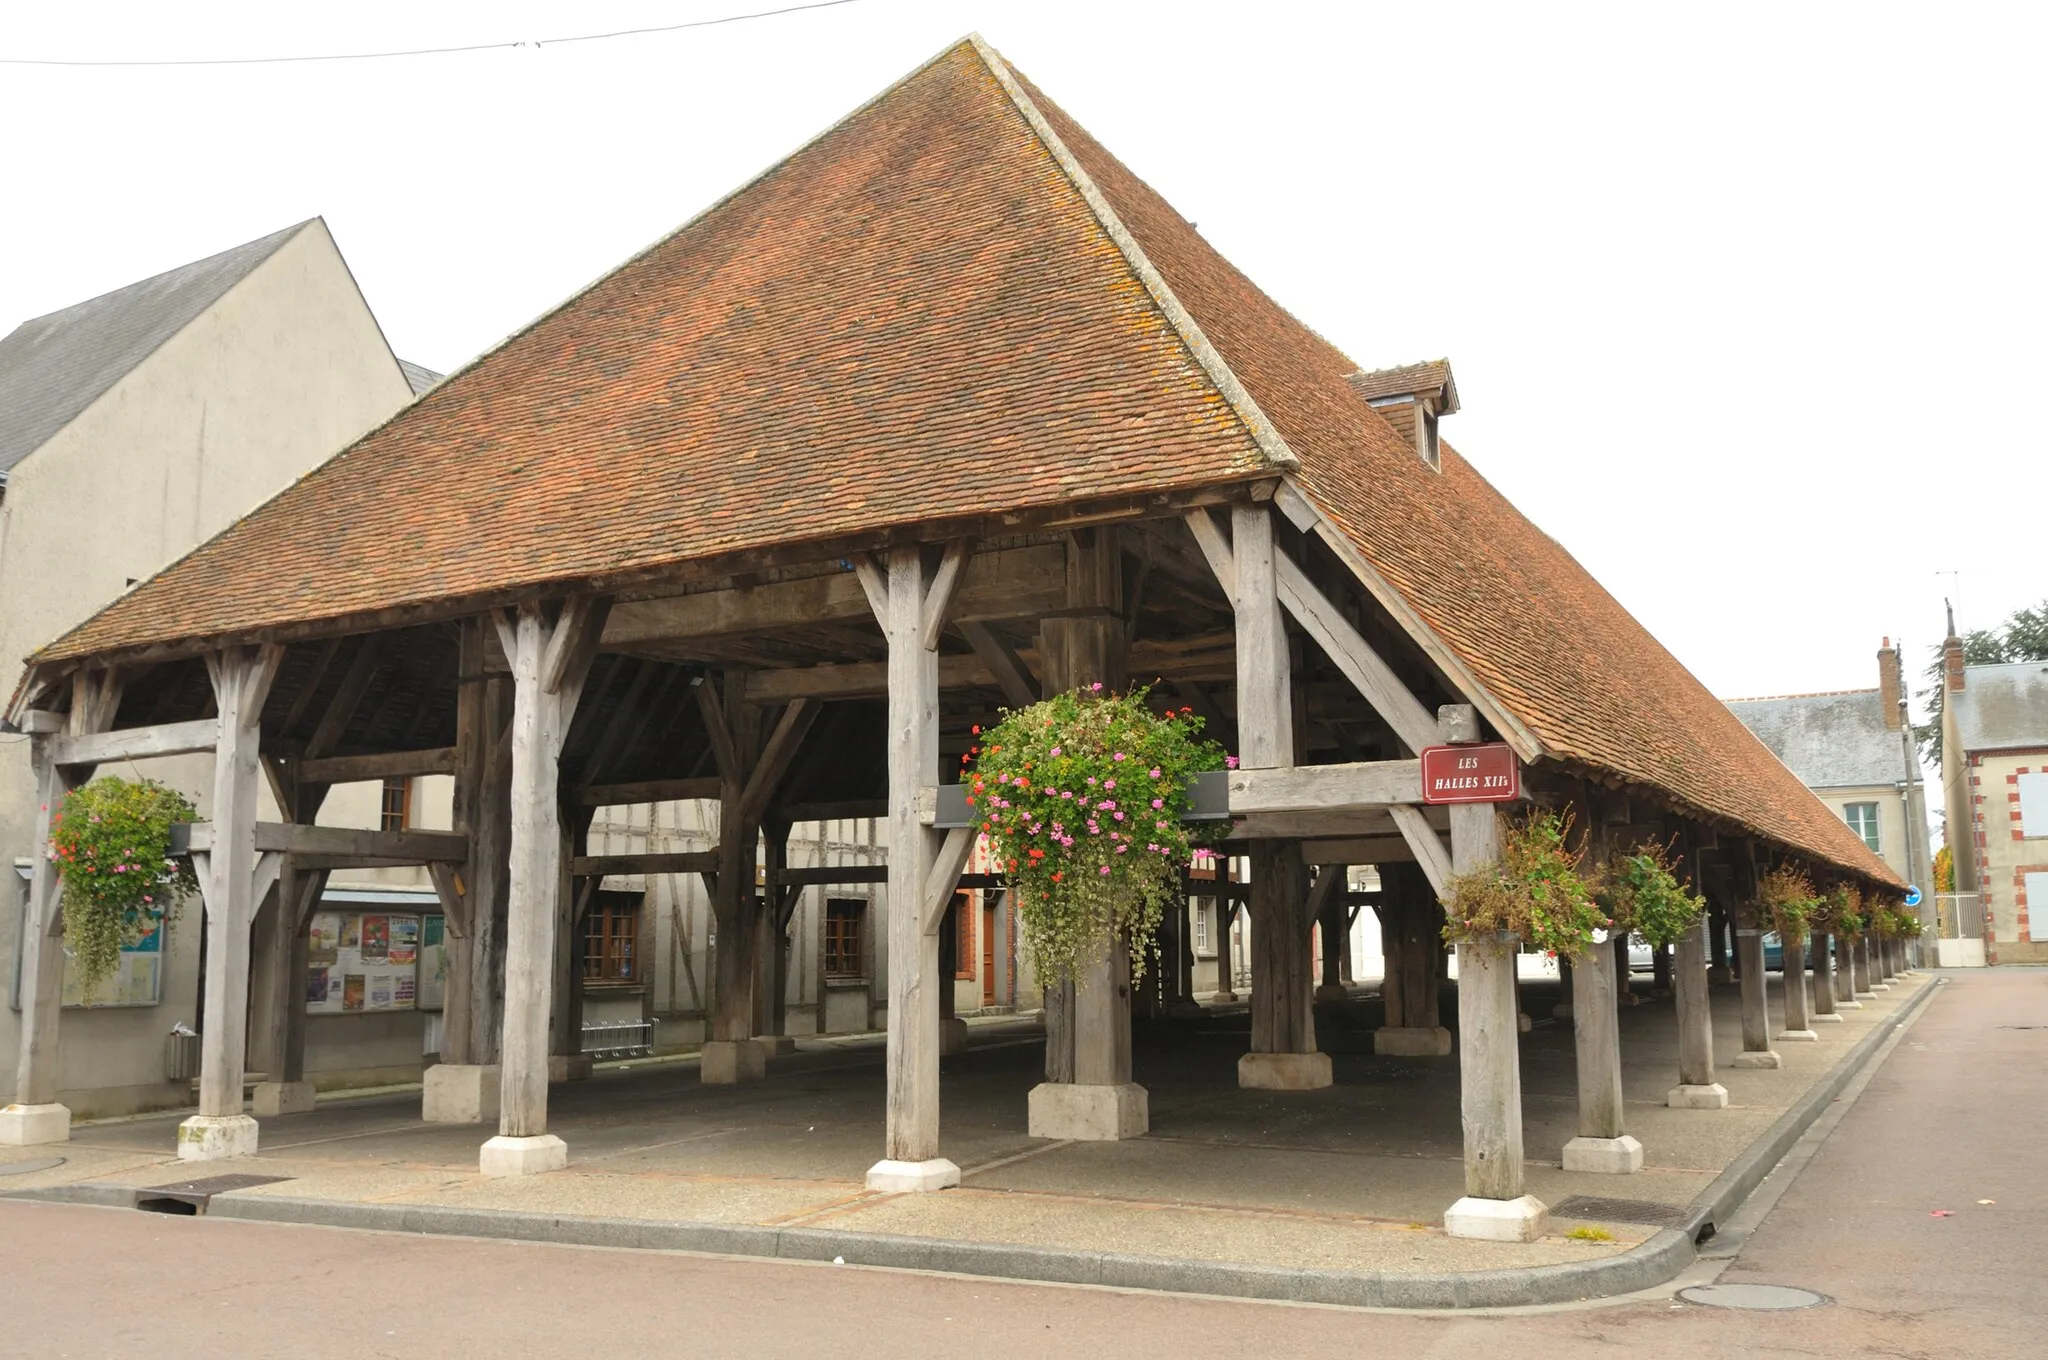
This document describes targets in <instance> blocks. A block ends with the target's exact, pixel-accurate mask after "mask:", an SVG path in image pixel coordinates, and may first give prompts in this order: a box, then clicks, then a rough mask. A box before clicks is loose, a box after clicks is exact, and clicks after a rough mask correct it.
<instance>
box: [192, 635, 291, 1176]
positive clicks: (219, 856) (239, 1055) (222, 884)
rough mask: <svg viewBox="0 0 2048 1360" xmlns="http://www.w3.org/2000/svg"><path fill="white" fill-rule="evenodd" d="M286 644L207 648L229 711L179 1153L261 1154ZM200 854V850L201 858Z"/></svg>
mask: <svg viewBox="0 0 2048 1360" xmlns="http://www.w3.org/2000/svg"><path fill="white" fill-rule="evenodd" d="M282 656H283V648H281V647H277V646H265V647H261V648H257V647H229V648H227V649H225V650H223V651H218V652H211V653H208V654H207V658H206V669H207V673H208V675H209V676H210V677H211V679H212V681H213V698H214V704H215V706H216V707H217V709H218V710H219V713H220V738H219V746H218V747H217V748H216V749H215V752H214V760H213V809H212V811H213V847H212V849H211V851H209V852H208V853H207V854H206V856H205V860H206V863H205V864H204V865H203V866H202V865H200V864H198V863H196V862H195V864H194V866H193V867H194V868H195V869H196V870H197V871H198V873H199V879H200V892H201V895H202V896H203V897H204V898H205V900H206V998H205V1002H206V1020H205V1025H204V1028H203V1030H202V1031H201V1036H200V1040H199V1113H198V1114H196V1115H194V1116H193V1117H192V1118H190V1119H187V1120H186V1121H185V1122H184V1123H182V1124H180V1125H179V1126H178V1156H179V1157H180V1158H181V1159H182V1160H184V1161H194V1162H203V1161H215V1160H218V1159H221V1158H227V1157H253V1156H254V1155H255V1154H256V1144H257V1131H256V1121H255V1120H254V1119H252V1118H250V1117H249V1116H248V1115H246V1114H244V1113H242V1073H243V1070H244V1068H243V1060H244V1058H245V1057H246V1055H247V1052H248V1037H249V963H250V958H249V928H250V926H251V924H252V922H253V920H254V917H255V914H256V901H255V890H256V884H255V876H256V790H257V785H258V782H259V780H260V778H261V775H260V772H259V770H258V767H257V747H258V744H259V740H260V736H261V732H260V726H261V716H262V713H263V701H264V699H265V698H266V697H267V696H268V695H269V693H270V684H271V681H272V680H273V679H275V678H276V675H277V665H278V661H279V660H280V659H281V658H282ZM197 858H198V857H197V856H195V861H196V859H197Z"/></svg>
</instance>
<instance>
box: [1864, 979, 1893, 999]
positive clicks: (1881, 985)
mask: <svg viewBox="0 0 2048 1360" xmlns="http://www.w3.org/2000/svg"><path fill="white" fill-rule="evenodd" d="M1890 990H1891V984H1890V983H1888V982H1873V983H1871V984H1870V992H1871V993H1872V994H1874V993H1877V992H1888V991H1890ZM1856 995H1858V996H1863V995H1866V993H1863V992H1858V993H1856Z"/></svg>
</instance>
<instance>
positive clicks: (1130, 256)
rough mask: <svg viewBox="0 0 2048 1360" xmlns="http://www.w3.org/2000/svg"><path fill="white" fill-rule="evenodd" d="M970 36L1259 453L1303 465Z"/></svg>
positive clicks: (1032, 104) (1017, 89)
mask: <svg viewBox="0 0 2048 1360" xmlns="http://www.w3.org/2000/svg"><path fill="white" fill-rule="evenodd" d="M966 41H967V42H968V43H969V44H971V45H972V46H973V48H974V52H975V55H977V56H979V57H980V58H981V61H982V64H983V65H984V66H986V67H987V68H988V71H989V74H990V75H992V76H994V77H995V79H996V83H997V84H998V85H1000V86H1001V87H1002V90H1003V93H1004V94H1006V95H1008V96H1009V98H1010V102H1011V103H1012V104H1013V105H1015V106H1016V109H1017V112H1018V113H1019V114H1020V115H1021V116H1022V117H1023V119H1024V121H1025V123H1026V124H1027V125H1028V126H1029V127H1030V128H1031V131H1032V134H1033V135H1034V136H1036V137H1037V138H1038V140H1039V142H1040V144H1041V145H1043V146H1044V147H1045V150H1046V153H1047V154H1048V155H1050V156H1051V157H1052V160H1053V164H1054V165H1056V166H1058V167H1059V170H1060V173H1061V174H1063V175H1065V176H1066V177H1067V180H1068V182H1069V183H1071V184H1072V185H1073V186H1074V190H1075V192H1076V193H1078V194H1080V195H1081V198H1082V201H1083V202H1085V203H1087V205H1088V208H1089V211H1091V212H1092V213H1094V214H1095V220H1096V221H1097V222H1099V223H1101V225H1102V229H1103V231H1104V233H1105V234H1107V235H1108V237H1109V239H1110V241H1111V243H1112V244H1114V245H1115V246H1116V248H1117V250H1118V251H1119V252H1121V253H1122V255H1123V257H1124V263H1125V264H1126V265H1128V266H1129V267H1130V270H1131V273H1132V275H1133V276H1135V277H1136V278H1137V280H1138V282H1139V283H1141V284H1143V285H1144V286H1145V291H1146V292H1147V293H1149V294H1150V295H1151V297H1152V301H1153V303H1154V305H1156V306H1157V307H1158V308H1159V311H1160V314H1161V315H1162V316H1164V317H1165V318H1166V324H1167V325H1169V326H1171V327H1172V328H1173V331H1174V334H1176V335H1178V336H1179V337H1180V341H1181V343H1182V344H1183V345H1185V346H1187V350H1188V354H1189V356H1190V357H1192V358H1193V359H1194V361H1195V363H1196V364H1198V365H1199V366H1200V367H1201V369H1202V371H1203V372H1204V373H1205V374H1207V375H1208V377H1209V381H1210V382H1211V383H1213V384H1215V387H1216V391H1217V392H1218V393H1219V394H1220V395H1221V396H1222V398H1223V400H1224V402H1225V403H1226V404H1227V405H1228V406H1229V407H1230V409H1231V410H1232V412H1233V413H1235V414H1236V416H1237V418H1238V420H1239V421H1240V422H1241V423H1242V424H1243V425H1244V427H1245V432H1246V433H1247V434H1249V435H1250V436H1251V438H1252V442H1253V443H1254V444H1256V445H1257V446H1258V448H1259V452H1261V453H1263V454H1264V455H1265V456H1266V460H1267V461H1268V462H1269V463H1271V464H1272V465H1273V466H1274V467H1275V468H1278V469H1280V470H1283V471H1288V472H1292V471H1294V470H1295V469H1297V468H1299V467H1300V466H1301V459H1300V458H1299V457H1297V456H1296V455H1295V452H1294V450H1293V449H1291V448H1289V447H1288V446H1287V441H1286V440H1285V439H1284V438H1282V437H1281V435H1280V431H1279V430H1278V429H1276V428H1275V427H1274V425H1273V422H1272V421H1271V420H1269V419H1268V418H1267V417H1266V413H1265V411H1264V410H1262V409H1261V408H1260V406H1259V403H1258V401H1257V400H1256V399H1255V398H1253V396H1252V394H1251V392H1250V391H1249V390H1247V389H1246V387H1245V385H1244V384H1243V383H1242V382H1240V381H1239V380H1238V377H1237V374H1236V373H1235V372H1233V371H1232V370H1231V367H1230V365H1229V363H1227V362H1226V361H1225V360H1224V358H1223V356H1222V354H1220V353H1219V352H1217V349H1216V347H1215V346H1214V345H1212V344H1210V343H1209V337H1208V336H1207V335H1206V334H1204V333H1203V331H1202V327H1201V323H1200V322H1198V321H1196V320H1195V318H1194V316H1193V314H1191V313H1190V312H1189V311H1188V309H1187V308H1186V307H1184V306H1182V305H1181V301H1180V299H1179V298H1178V297H1176V296H1175V295H1174V291H1173V288H1172V286H1171V285H1169V284H1168V283H1167V282H1166V278H1165V276H1164V275H1163V274H1161V273H1160V272H1159V270H1158V268H1157V266H1155V265H1154V264H1153V263H1152V260H1151V258H1150V257H1149V256H1147V255H1146V254H1145V248H1144V247H1143V246H1141V245H1139V244H1138V238H1137V237H1136V236H1134V235H1132V234H1131V230H1130V228H1129V227H1127V226H1125V225H1124V221H1123V218H1122V217H1120V216H1119V215H1118V214H1117V211H1116V209H1115V208H1114V207H1112V206H1110V202H1109V199H1108V198H1107V197H1106V196H1105V195H1104V194H1103V192H1102V190H1101V189H1100V188H1099V187H1097V185H1096V183H1095V179H1094V177H1093V176H1092V175H1090V174H1089V173H1088V171H1087V169H1086V168H1085V167H1083V166H1082V164H1081V162H1080V161H1079V160H1078V159H1077V158H1076V157H1075V156H1074V153H1073V152H1072V151H1071V150H1069V149H1068V147H1067V144H1066V142H1065V141H1064V140H1063V139H1062V138H1061V137H1060V135H1059V133H1058V132H1056V131H1055V130H1054V129H1053V126H1052V124H1051V123H1050V122H1049V121H1047V119H1046V117H1045V114H1044V113H1043V112H1042V111H1041V110H1040V109H1039V107H1038V103H1037V101H1035V100H1034V99H1032V97H1031V96H1030V94H1029V93H1028V92H1026V90H1025V89H1024V87H1023V85H1022V84H1020V83H1019V82H1018V80H1017V77H1016V74H1015V73H1014V72H1012V71H1011V70H1010V66H1009V63H1008V62H1006V61H1004V60H1003V58H1002V54H1001V53H999V52H997V51H996V50H995V49H994V48H993V47H990V46H989V45H988V43H987V42H986V41H984V40H983V38H982V36H981V35H980V34H979V33H970V34H969V35H968V36H967V38H966ZM947 50H948V51H950V50H951V49H950V48H949V49H947ZM920 69H922V68H920Z"/></svg>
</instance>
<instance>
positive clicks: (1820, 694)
mask: <svg viewBox="0 0 2048 1360" xmlns="http://www.w3.org/2000/svg"><path fill="white" fill-rule="evenodd" d="M1881 692H1882V691H1880V690H1878V689H1877V688H1876V687H1875V686H1873V687H1871V688H1870V689H1810V690H1804V691H1802V692H1800V693H1797V694H1745V695H1742V696H1740V697H1738V698H1732V699H1723V700H1722V701H1721V702H1722V703H1724V704H1760V703H1763V702H1765V701H1767V700H1771V699H1838V698H1840V697H1842V696H1843V695H1845V694H1878V693H1881Z"/></svg>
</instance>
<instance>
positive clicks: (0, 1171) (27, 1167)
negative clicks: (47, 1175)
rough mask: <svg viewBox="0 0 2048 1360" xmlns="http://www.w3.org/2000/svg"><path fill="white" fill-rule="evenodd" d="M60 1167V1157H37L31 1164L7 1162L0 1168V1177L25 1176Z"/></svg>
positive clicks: (62, 1161) (62, 1163) (61, 1163)
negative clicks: (33, 1172)
mask: <svg viewBox="0 0 2048 1360" xmlns="http://www.w3.org/2000/svg"><path fill="white" fill-rule="evenodd" d="M62 1165H64V1159H63V1158H62V1157H38V1158H36V1159H35V1160H34V1161H32V1162H9V1163H7V1165H5V1166H0V1176H26V1175H28V1174H29V1173H30V1172H32V1171H49V1170H51V1169H53V1168H55V1167H60V1166H62Z"/></svg>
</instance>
